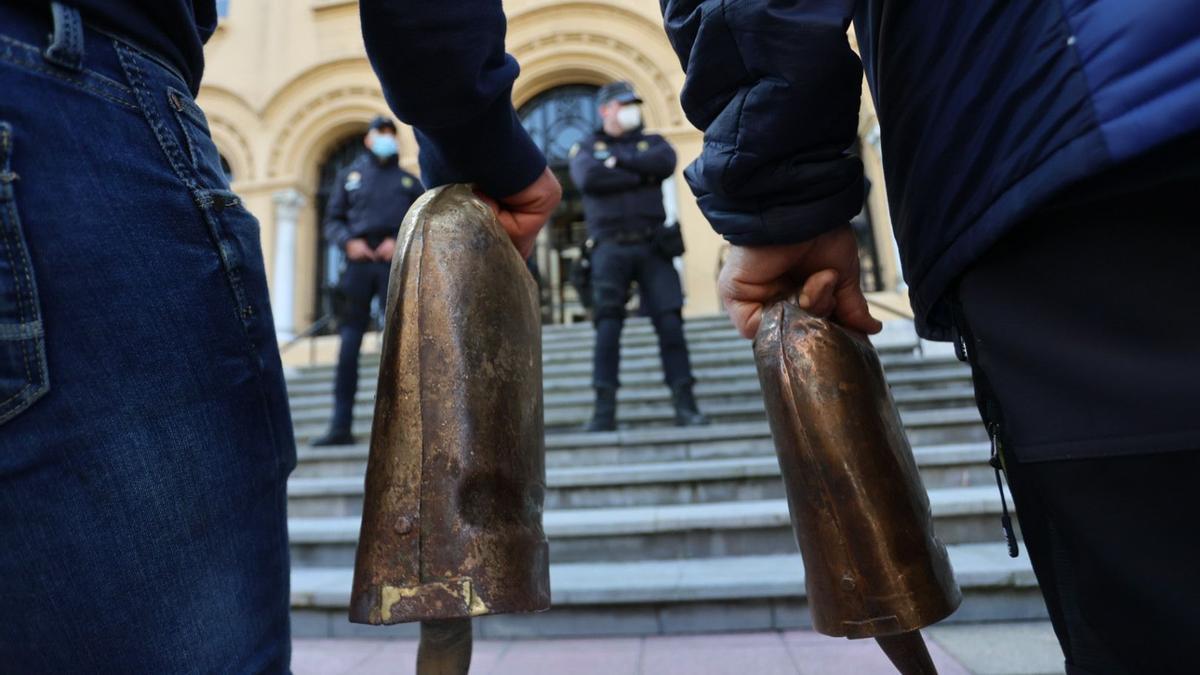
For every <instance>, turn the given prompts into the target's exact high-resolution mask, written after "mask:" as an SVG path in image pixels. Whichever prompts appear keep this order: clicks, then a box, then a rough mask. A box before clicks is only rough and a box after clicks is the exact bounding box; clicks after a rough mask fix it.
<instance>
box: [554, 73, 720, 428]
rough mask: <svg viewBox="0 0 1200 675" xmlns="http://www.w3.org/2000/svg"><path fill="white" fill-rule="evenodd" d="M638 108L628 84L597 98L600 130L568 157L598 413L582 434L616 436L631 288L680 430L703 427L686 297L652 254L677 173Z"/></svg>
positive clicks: (666, 263)
mask: <svg viewBox="0 0 1200 675" xmlns="http://www.w3.org/2000/svg"><path fill="white" fill-rule="evenodd" d="M641 102H642V101H641V99H640V98H638V95H637V93H636V92H635V91H634V90H633V87H632V86H631V85H630V84H629V83H628V82H614V83H611V84H608V85H605V86H604V87H602V88H601V89H600V92H599V94H598V96H597V103H599V105H600V118H601V120H602V122H603V124H602V127H601V128H600V129H599V130H597V131H596V133H595V134H593V135H592V136H591V137H589V138H587V139H585V140H584V141H583V142H582V143H581V144H578V145H576V146H575V147H574V148H572V150H571V178H572V180H574V181H575V184H576V185H578V186H579V189H580V190H581V191H582V192H583V207H584V212H585V213H586V216H587V224H588V235H589V236H590V238H591V239H592V241H593V243H594V249H593V252H592V284H593V288H594V291H593V293H594V306H593V317H594V320H595V324H596V349H595V353H594V355H593V364H592V379H593V386H595V388H596V406H595V409H594V410H593V414H592V419H591V421H590V422H588V424H587V426H586V429H587V430H588V431H613V430H615V429H616V412H617V387H619V386H620V381H619V380H618V377H617V372H618V369H619V364H620V356H621V328H622V326H623V324H624V322H625V301H626V299H627V297H628V293H629V285H630V283H631V282H633V281H635V280H636V281H637V283H638V290H639V292H640V295H641V305H642V312H643V313H644V314H646V315H648V316H649V317H650V319H651V321H653V322H654V330H655V331H656V332H657V333H658V348H659V355H660V356H661V358H662V365H663V375H664V378H665V380H666V383H667V386H668V387H670V388H671V395H672V399H673V401H674V404H675V423H676V424H677V425H679V426H691V425H697V424H707V423H708V420H707V419H705V417H704V416H703V415H701V414H700V411H699V410H698V409H697V408H696V399H695V396H694V395H693V394H692V383H693V381H694V380H693V379H692V367H691V363H690V362H689V361H688V349H687V341H686V339H685V338H684V335H683V317H682V315H681V313H680V310H681V309H682V308H683V290H682V289H681V288H680V285H679V275H678V274H677V273H676V271H675V267H674V265H672V264H671V258H670V257H669V256H668V255H665V254H664V253H662V252H661V251H659V250H658V248H657V247H656V246H655V245H654V239H655V234H656V233H657V232H658V231H659V230H660V229H661V228H662V227H663V226H664V221H665V220H666V212H665V211H664V209H663V198H662V182H663V181H664V180H666V179H667V178H669V177H670V176H671V174H673V173H674V172H675V150H674V149H673V148H672V147H671V145H670V144H669V143H667V141H666V139H664V138H663V137H662V136H659V135H657V134H647V133H645V132H644V131H643V129H642V111H641Z"/></svg>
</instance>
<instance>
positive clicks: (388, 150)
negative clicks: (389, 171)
mask: <svg viewBox="0 0 1200 675" xmlns="http://www.w3.org/2000/svg"><path fill="white" fill-rule="evenodd" d="M397 150H398V148H397V147H396V137H395V136H392V135H391V134H379V135H377V136H375V139H374V140H372V141H371V152H373V153H375V156H376V157H378V158H379V159H387V158H388V157H392V156H394V155H395V154H396V152H397Z"/></svg>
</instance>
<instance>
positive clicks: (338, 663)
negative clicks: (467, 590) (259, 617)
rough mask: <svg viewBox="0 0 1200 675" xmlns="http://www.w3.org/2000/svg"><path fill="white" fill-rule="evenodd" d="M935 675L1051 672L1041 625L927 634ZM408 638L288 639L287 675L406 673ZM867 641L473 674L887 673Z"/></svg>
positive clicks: (583, 643)
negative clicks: (291, 650) (289, 672)
mask: <svg viewBox="0 0 1200 675" xmlns="http://www.w3.org/2000/svg"><path fill="white" fill-rule="evenodd" d="M926 635H927V638H929V640H928V641H929V643H930V645H929V647H930V652H931V653H932V655H933V658H934V661H935V662H936V663H937V667H938V672H939V673H940V675H1059V674H1061V673H1062V672H1063V669H1062V654H1061V652H1059V650H1058V643H1056V642H1055V641H1054V634H1053V633H1052V632H1051V630H1050V625H1049V624H1048V623H1045V622H1035V623H1008V624H977V625H964V626H946V627H939V628H934V629H931V630H929V631H927V634H926ZM416 653H417V646H416V642H415V641H412V640H347V639H336V640H296V643H295V650H294V655H293V659H292V669H293V671H294V672H295V675H339V674H342V673H354V674H355V675H370V674H373V673H389V674H397V675H399V674H404V673H413V663H414V662H415V660H416ZM894 672H895V671H894V670H892V668H891V667H890V665H889V664H888V663H887V660H886V659H885V658H884V657H883V656H882V654H880V652H879V650H878V648H876V647H875V645H874V643H873V642H872V641H864V640H856V641H849V640H838V639H834V638H827V637H824V636H821V635H817V634H815V633H812V632H808V631H789V632H784V633H734V634H723V635H687V636H679V637H648V638H605V639H595V640H509V641H505V640H488V641H479V642H476V643H475V658H474V661H473V663H472V667H471V673H472V675H558V674H565V675H674V674H676V673H681V674H682V673H686V674H687V675H724V674H730V675H874V674H879V675H890V674H891V673H894Z"/></svg>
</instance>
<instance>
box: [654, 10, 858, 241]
mask: <svg viewBox="0 0 1200 675" xmlns="http://www.w3.org/2000/svg"><path fill="white" fill-rule="evenodd" d="M660 2H661V5H662V10H663V17H664V20H665V25H666V29H667V34H668V37H669V38H670V40H671V44H672V46H673V47H674V48H675V51H676V53H677V54H678V55H679V59H680V61H681V63H682V64H683V67H684V70H685V71H686V74H687V78H686V81H685V83H684V87H683V92H682V94H681V97H680V100H681V102H682V104H683V109H684V111H685V112H686V113H687V116H688V119H689V120H691V122H692V124H694V125H696V127H698V128H699V129H701V130H702V131H704V149H703V151H702V153H701V155H700V158H699V159H697V160H696V161H695V162H694V163H692V164H691V165H690V166H689V167H688V168H687V170H686V171H685V172H684V176H685V177H686V178H687V181H688V184H689V185H690V186H691V188H692V191H693V192H694V193H695V195H696V198H697V201H698V203H699V205H700V208H701V210H703V211H704V213H705V215H706V216H707V217H708V219H709V222H710V223H712V226H713V228H714V229H716V230H717V232H719V233H720V234H721V235H723V236H724V237H725V238H726V239H727V240H729V241H730V242H731V243H733V244H736V245H739V246H755V245H765V244H781V243H792V242H797V241H804V240H806V239H811V238H812V237H815V236H817V235H818V234H821V233H822V232H824V231H826V230H828V229H831V228H833V227H835V226H838V225H843V224H845V223H846V222H847V221H849V219H850V218H852V217H853V216H854V215H855V214H857V213H858V211H859V210H860V208H861V206H862V197H863V188H862V164H861V162H859V160H858V159H857V158H856V157H854V156H853V155H851V154H850V153H849V150H850V148H851V147H852V146H853V144H854V142H855V140H856V137H857V131H858V107H859V96H860V92H861V86H862V64H861V63H860V62H859V60H858V57H857V56H856V55H855V54H854V52H853V50H851V49H850V44H849V40H848V38H847V35H846V29H847V28H848V27H849V24H850V19H851V17H852V15H853V13H854V7H855V0H738V1H736V2H735V1H733V0H660Z"/></svg>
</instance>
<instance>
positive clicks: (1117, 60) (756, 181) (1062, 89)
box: [662, 0, 1200, 338]
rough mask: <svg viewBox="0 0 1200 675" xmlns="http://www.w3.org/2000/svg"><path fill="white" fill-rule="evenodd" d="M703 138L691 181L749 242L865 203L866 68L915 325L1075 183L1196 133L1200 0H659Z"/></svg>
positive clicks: (739, 239) (941, 333) (798, 231)
mask: <svg viewBox="0 0 1200 675" xmlns="http://www.w3.org/2000/svg"><path fill="white" fill-rule="evenodd" d="M662 8H663V11H664V15H665V18H666V27H667V32H668V34H669V37H670V39H671V41H672V44H673V45H674V47H675V49H676V51H677V52H678V54H679V57H680V59H681V61H682V63H683V65H684V68H685V69H686V71H687V81H686V84H685V86H684V90H683V95H682V103H683V107H684V110H685V111H686V112H687V114H688V117H689V119H690V120H691V121H692V122H693V123H694V124H695V125H696V126H698V127H699V128H701V129H703V130H704V132H705V142H704V150H703V153H702V155H701V157H700V158H699V159H698V160H697V161H696V162H695V163H694V164H692V165H691V166H690V167H689V168H688V170H687V172H686V174H685V175H686V177H687V179H688V182H689V183H690V184H691V186H692V189H693V191H694V192H695V194H696V196H697V197H698V199H699V203H700V206H701V208H702V209H703V211H704V212H705V213H706V215H707V216H708V217H709V220H710V221H711V222H712V225H713V227H714V228H716V230H717V231H718V232H720V233H721V234H722V235H724V236H725V238H726V239H728V240H729V241H731V242H733V243H734V244H739V245H761V244H772V243H783V242H795V241H802V240H805V239H809V238H811V237H813V236H815V235H817V234H820V233H821V232H823V231H825V230H827V229H829V228H831V227H834V226H836V225H838V224H841V223H845V222H846V221H847V220H849V219H850V218H851V217H853V216H854V215H855V214H856V213H857V212H858V211H859V208H860V205H861V200H862V194H863V192H862V185H861V182H862V170H861V167H860V164H859V162H858V160H857V159H855V158H853V157H852V156H850V155H849V154H848V152H847V150H848V149H849V148H850V147H851V146H852V145H853V144H854V142H855V139H856V135H857V125H858V107H859V95H860V90H861V81H862V69H861V68H860V62H859V59H858V57H856V56H855V54H854V52H853V51H852V50H851V48H850V45H849V42H848V39H847V35H846V30H847V28H848V26H849V23H850V21H851V18H852V17H853V18H854V21H855V33H856V35H857V38H858V41H859V47H860V51H861V54H862V65H863V66H865V69H866V73H867V82H868V85H869V87H870V90H871V92H872V94H873V96H874V99H875V102H876V109H877V112H878V117H879V123H880V127H881V137H882V157H883V163H884V171H885V174H886V178H887V190H888V198H889V201H890V205H891V212H892V219H893V223H894V226H895V232H896V238H897V240H898V241H899V243H900V251H901V258H902V264H903V268H904V274H905V278H906V280H907V282H908V284H909V286H910V289H911V295H912V300H913V306H914V308H915V310H916V313H917V327H918V330H919V331H920V332H921V333H922V334H923V335H926V336H930V337H935V338H948V337H949V332H948V327H949V321H948V316H947V312H946V310H945V307H944V303H943V302H942V299H943V296H944V294H945V292H946V290H947V289H948V287H949V286H950V285H951V284H952V283H953V281H954V280H955V279H956V278H957V277H958V275H960V274H961V273H962V272H963V271H964V269H965V268H966V267H967V266H968V265H969V264H970V263H971V262H972V261H974V260H975V259H976V258H977V257H978V256H979V255H981V254H982V253H983V252H984V251H985V250H987V249H988V247H990V246H991V245H992V244H993V243H994V242H995V241H996V240H997V239H999V238H1000V237H1001V236H1002V235H1004V233H1005V232H1007V231H1008V230H1009V229H1010V228H1011V227H1013V226H1014V225H1015V224H1017V223H1018V222H1020V221H1021V220H1022V219H1023V218H1024V217H1026V216H1028V215H1029V214H1030V213H1031V212H1033V211H1034V210H1035V209H1037V208H1038V207H1039V206H1041V205H1044V204H1045V203H1046V202H1047V201H1048V200H1049V199H1051V198H1052V197H1053V196H1054V195H1055V194H1056V193H1059V192H1060V191H1062V189H1063V188H1065V187H1066V186H1068V185H1070V184H1072V183H1076V182H1078V181H1080V180H1081V179H1084V178H1086V177H1088V176H1092V175H1094V174H1097V173H1100V172H1102V171H1104V170H1105V169H1107V168H1109V167H1112V166H1115V165H1118V164H1121V163H1123V162H1125V161H1126V160H1129V159H1131V158H1133V157H1135V156H1137V155H1139V154H1142V153H1144V152H1145V151H1147V150H1149V149H1151V148H1154V147H1156V146H1159V145H1162V144H1164V143H1169V142H1170V141H1171V140H1172V139H1177V138H1180V137H1182V136H1184V135H1186V134H1189V133H1190V132H1194V131H1196V130H1198V129H1200V11H1198V10H1197V7H1196V3H1195V2H1194V0H1138V1H1137V2H1130V1H1129V0H1062V1H1046V0H978V1H974V0H973V1H971V2H955V3H947V2H944V1H941V0H937V1H935V0H903V1H901V0H860V1H859V2H855V1H854V0H791V1H781V0H736V1H735V0H662Z"/></svg>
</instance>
